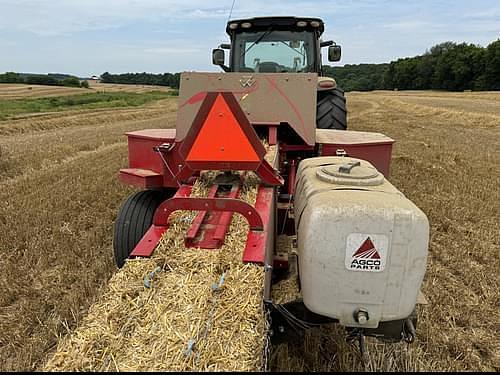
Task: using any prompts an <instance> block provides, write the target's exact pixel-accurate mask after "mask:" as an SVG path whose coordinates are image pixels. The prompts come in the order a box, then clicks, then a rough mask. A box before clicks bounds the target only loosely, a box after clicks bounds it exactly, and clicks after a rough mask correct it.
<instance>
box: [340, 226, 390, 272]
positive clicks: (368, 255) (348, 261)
mask: <svg viewBox="0 0 500 375" xmlns="http://www.w3.org/2000/svg"><path fill="white" fill-rule="evenodd" d="M388 245H389V240H388V237H387V236H384V235H380V234H364V233H351V234H350V235H349V236H348V237H347V246H346V258H345V266H346V268H347V269H348V270H351V271H368V272H381V271H383V270H384V268H385V264H386V259H387V249H388Z"/></svg>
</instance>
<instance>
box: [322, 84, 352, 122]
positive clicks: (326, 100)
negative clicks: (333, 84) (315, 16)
mask: <svg viewBox="0 0 500 375" xmlns="http://www.w3.org/2000/svg"><path fill="white" fill-rule="evenodd" d="M316 127H317V128H318V129H337V130H346V129H347V109H346V99H345V96H344V91H342V90H340V89H338V88H335V89H333V90H328V91H318V102H317V105H316Z"/></svg>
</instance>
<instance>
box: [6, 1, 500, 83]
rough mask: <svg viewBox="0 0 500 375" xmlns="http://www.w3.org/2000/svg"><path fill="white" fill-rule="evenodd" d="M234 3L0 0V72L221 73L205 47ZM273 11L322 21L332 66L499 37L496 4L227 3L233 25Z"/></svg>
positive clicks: (219, 36) (217, 39)
mask: <svg viewBox="0 0 500 375" xmlns="http://www.w3.org/2000/svg"><path fill="white" fill-rule="evenodd" d="M232 4H233V0H218V1H209V0H183V1H172V0H78V1H77V0H0V72H5V71H15V72H31V73H56V72H57V73H68V74H74V75H77V76H79V77H89V76H92V75H100V74H102V73H103V72H106V71H108V72H110V73H125V72H151V73H163V72H181V71H220V68H218V67H216V66H213V65H212V62H211V61H212V57H211V50H212V48H216V47H217V46H218V45H219V44H220V43H227V42H228V40H229V39H228V37H227V35H226V33H225V27H226V22H227V20H228V17H229V13H230V10H231V6H232ZM271 15H278V16H279V15H281V16H284V15H288V16H310V17H319V18H322V19H323V21H324V22H325V33H324V34H323V40H334V41H335V42H337V44H340V45H341V46H342V60H341V61H340V62H339V63H336V64H338V65H340V66H342V65H344V64H359V63H383V62H390V61H392V60H396V59H398V58H402V57H408V56H415V55H420V54H423V53H424V52H425V51H426V50H428V49H429V48H430V47H432V46H433V45H435V44H438V43H441V42H444V41H455V42H467V43H474V44H478V45H481V46H483V47H485V46H487V45H488V44H489V43H491V42H493V41H495V40H497V39H499V38H500V1H499V0H473V1H471V0H458V1H452V0H378V1H377V0H356V1H354V0H316V1H303V0H287V1H284V0H272V1H269V0H235V1H234V8H233V10H232V14H231V19H236V18H245V17H258V16H271ZM323 55H324V58H325V55H326V51H325V53H323ZM324 62H325V63H328V62H327V61H326V60H325V61H324Z"/></svg>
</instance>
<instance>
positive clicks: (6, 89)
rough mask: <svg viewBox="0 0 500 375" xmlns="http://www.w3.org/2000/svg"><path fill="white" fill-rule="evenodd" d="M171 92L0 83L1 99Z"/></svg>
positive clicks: (143, 87) (114, 86) (144, 88)
mask: <svg viewBox="0 0 500 375" xmlns="http://www.w3.org/2000/svg"><path fill="white" fill-rule="evenodd" d="M153 90H155V91H165V92H167V91H170V90H171V89H170V88H168V87H165V86H151V85H121V84H116V83H100V82H92V81H90V86H89V88H88V89H85V88H79V87H64V86H47V85H29V84H22V83H0V100H1V99H21V98H42V97H43V98H46V97H52V96H65V95H78V94H88V93H89V92H147V91H153Z"/></svg>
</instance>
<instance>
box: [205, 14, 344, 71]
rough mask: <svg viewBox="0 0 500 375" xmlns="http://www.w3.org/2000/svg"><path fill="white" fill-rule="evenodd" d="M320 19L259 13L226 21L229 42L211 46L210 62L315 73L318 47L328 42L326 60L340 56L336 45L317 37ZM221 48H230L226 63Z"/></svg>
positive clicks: (246, 68) (232, 68)
mask: <svg viewBox="0 0 500 375" xmlns="http://www.w3.org/2000/svg"><path fill="white" fill-rule="evenodd" d="M323 31H324V23H323V21H322V20H321V19H319V18H297V17H259V18H250V19H244V20H233V21H229V22H228V24H227V27H226V32H227V33H228V34H229V36H230V38H231V44H221V45H220V48H217V49H214V50H213V55H212V56H213V63H214V64H215V65H218V66H220V67H221V68H222V69H223V70H224V71H226V72H248V73H318V74H319V75H321V47H326V46H329V50H328V57H329V60H330V61H338V60H340V54H341V50H340V46H338V45H336V44H335V43H334V42H333V41H326V42H322V41H320V38H321V35H322V34H323ZM224 49H230V57H229V66H226V65H225V53H224Z"/></svg>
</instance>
